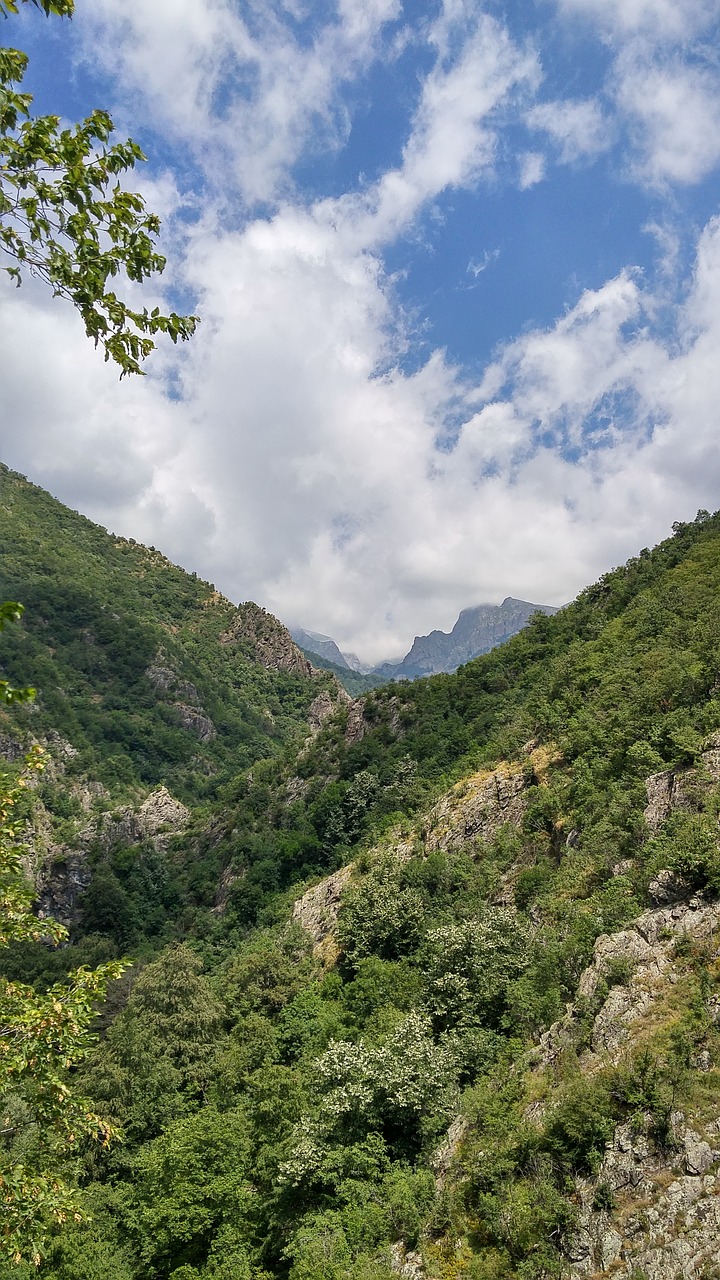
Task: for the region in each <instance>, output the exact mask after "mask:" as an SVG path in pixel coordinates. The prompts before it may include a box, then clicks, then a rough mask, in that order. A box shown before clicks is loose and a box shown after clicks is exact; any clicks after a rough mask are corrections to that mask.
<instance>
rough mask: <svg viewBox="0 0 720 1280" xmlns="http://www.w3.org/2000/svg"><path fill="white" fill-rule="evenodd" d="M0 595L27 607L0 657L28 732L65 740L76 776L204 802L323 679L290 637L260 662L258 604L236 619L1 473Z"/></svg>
mask: <svg viewBox="0 0 720 1280" xmlns="http://www.w3.org/2000/svg"><path fill="white" fill-rule="evenodd" d="M0 598H2V599H3V600H8V599H10V600H15V599H18V600H20V601H21V602H22V604H23V605H24V608H25V617H24V620H23V626H22V628H16V629H14V630H11V631H8V633H7V634H6V635H5V637H4V643H3V651H2V665H3V668H4V670H5V671H6V672H7V675H8V677H9V678H10V679H11V680H12V681H14V682H15V683H16V684H24V683H25V684H32V685H34V686H37V688H38V691H39V696H38V698H37V699H36V702H35V704H34V705H33V707H32V708H30V709H29V710H28V711H27V712H26V721H25V723H26V724H27V725H32V728H33V732H34V733H35V734H38V733H45V732H48V731H53V732H55V733H57V734H60V735H61V736H62V737H63V738H65V739H67V740H68V741H69V742H71V743H72V745H73V747H74V748H75V749H76V750H77V751H78V753H79V754H78V755H77V756H76V757H74V765H73V768H74V771H75V772H81V771H83V770H84V771H90V772H92V775H93V777H95V778H97V779H98V780H99V781H101V782H102V783H103V784H104V785H106V786H107V787H109V788H111V789H113V788H115V789H116V790H117V789H118V788H120V789H122V788H123V787H125V788H127V787H133V786H142V785H145V786H148V785H153V784H155V783H158V782H163V783H164V784H165V785H166V786H168V787H170V788H171V789H172V790H173V791H175V792H176V793H177V794H178V795H180V796H181V797H182V798H183V799H187V800H193V799H199V798H200V797H201V796H203V795H208V794H213V793H214V792H215V791H216V790H217V786H218V784H219V782H220V781H221V780H225V779H227V777H228V776H230V774H231V773H232V774H235V773H236V772H237V770H238V769H242V768H243V767H245V766H246V765H249V764H251V763H252V762H253V761H254V760H257V759H259V758H261V757H265V756H270V755H272V754H273V753H275V752H276V751H277V750H278V748H279V747H280V746H281V745H282V744H283V743H284V742H285V741H286V740H287V739H288V738H289V737H290V736H292V733H293V731H294V730H296V729H297V727H298V726H299V725H300V724H302V723H305V722H306V718H307V712H308V708H309V706H310V704H311V702H312V701H313V699H314V698H315V697H316V696H317V694H318V692H319V691H320V689H321V688H326V687H328V686H329V685H330V684H331V683H332V682H330V681H328V679H327V678H325V677H322V676H321V675H319V674H318V675H316V676H315V677H314V678H313V679H310V678H309V677H310V667H309V664H308V663H303V662H302V661H298V659H299V656H300V655H299V653H298V651H295V657H294V659H293V655H292V654H291V652H290V648H289V647H288V646H287V643H286V642H285V643H286V650H287V652H286V653H285V655H284V656H285V660H283V658H282V656H281V658H280V660H279V661H275V662H273V660H272V655H270V661H268V662H265V663H263V662H262V661H259V660H258V649H257V635H256V627H255V625H254V621H253V618H254V614H253V608H254V607H250V608H249V610H247V611H246V614H248V616H245V615H243V612H242V610H241V611H238V610H237V609H236V608H235V607H234V606H233V605H232V604H231V602H230V601H229V600H226V599H225V598H224V597H223V596H222V595H220V593H219V592H217V591H216V590H215V589H214V587H213V586H211V585H210V584H209V583H207V582H202V581H201V580H200V579H198V578H197V576H196V575H195V574H188V573H185V572H184V570H182V569H179V568H178V567H177V566H176V565H173V564H171V563H170V562H169V561H168V560H166V559H165V557H164V556H163V555H161V553H160V552H159V551H156V550H155V548H154V547H149V548H148V547H144V546H141V545H140V544H138V543H136V542H134V541H132V540H130V541H128V540H126V539H124V538H118V537H115V536H114V535H109V534H107V533H106V531H105V530H104V529H101V528H100V527H99V526H97V525H94V524H93V523H92V522H91V521H90V520H87V519H85V517H83V516H81V515H79V514H78V513H77V512H75V511H70V510H68V508H67V507H64V506H62V504H61V503H59V502H57V501H55V499H53V498H51V497H50V495H49V494H48V493H45V492H44V491H43V490H42V489H39V488H37V487H36V486H35V485H32V484H30V483H29V482H28V481H27V480H25V479H24V478H23V477H22V476H19V475H17V474H15V473H13V472H11V471H9V470H8V469H7V468H6V467H3V468H1V469H0ZM266 625H267V626H268V628H269V629H270V630H272V628H273V627H277V624H276V623H275V621H274V620H270V619H268V621H267V624H266ZM281 630H283V629H282V628H278V631H281ZM268 668H269V669H268ZM28 717H29V718H28Z"/></svg>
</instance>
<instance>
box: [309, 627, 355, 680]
mask: <svg viewBox="0 0 720 1280" xmlns="http://www.w3.org/2000/svg"><path fill="white" fill-rule="evenodd" d="M290 635H291V636H292V638H293V640H294V641H295V643H296V644H297V645H299V646H300V648H301V649H305V650H307V652H309V653H315V654H318V656H319V657H321V658H325V659H326V660H327V661H328V662H332V663H333V664H334V666H336V667H346V668H347V669H348V670H349V671H357V672H358V673H359V674H360V675H367V673H368V672H369V670H370V668H369V667H368V666H367V664H366V663H363V662H361V661H360V659H359V658H358V657H357V656H356V654H354V653H342V652H341V650H340V649H339V648H338V646H337V644H336V643H335V641H334V640H333V639H331V637H330V636H323V635H321V634H320V633H319V632H318V631H305V630H304V629H303V628H302V627H291V628H290Z"/></svg>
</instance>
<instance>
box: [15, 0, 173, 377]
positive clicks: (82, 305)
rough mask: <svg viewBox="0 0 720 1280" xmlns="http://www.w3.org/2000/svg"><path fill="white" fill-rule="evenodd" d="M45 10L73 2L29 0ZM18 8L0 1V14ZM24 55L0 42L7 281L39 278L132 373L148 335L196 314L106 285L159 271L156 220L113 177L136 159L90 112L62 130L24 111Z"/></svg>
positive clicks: (139, 156) (63, 10)
mask: <svg viewBox="0 0 720 1280" xmlns="http://www.w3.org/2000/svg"><path fill="white" fill-rule="evenodd" d="M33 2H34V3H35V5H36V8H38V9H40V8H41V9H43V10H44V12H45V14H46V16H50V15H56V16H58V17H72V14H73V9H74V3H73V0H33ZM17 12H18V6H17V0H0V17H2V18H4V19H7V18H8V17H9V16H10V15H11V14H16V13H17ZM27 62H28V59H27V56H26V54H24V53H21V52H20V51H19V50H18V49H12V48H2V47H0V256H4V255H8V256H9V257H10V258H11V259H12V262H13V265H12V266H9V267H3V268H2V269H3V270H4V271H5V272H7V274H8V275H9V276H10V278H11V279H12V280H14V281H15V284H16V285H20V284H21V283H22V280H23V277H24V275H25V274H30V275H33V276H35V277H36V278H38V279H41V280H44V281H45V283H46V284H47V285H49V287H50V288H51V289H52V291H53V294H54V295H55V296H56V297H58V296H59V297H64V298H67V299H68V300H69V301H70V302H72V303H73V305H74V306H75V307H76V309H77V310H78V311H79V313H80V316H81V317H82V320H83V323H84V325H85V332H86V333H87V335H88V337H89V338H91V339H92V340H93V341H94V343H95V346H98V344H99V345H100V346H101V347H102V348H103V350H104V353H105V359H106V360H114V361H115V363H116V364H117V365H119V366H120V370H121V374H120V376H121V377H122V376H123V375H124V374H127V373H141V372H142V370H141V367H140V363H141V361H142V360H144V359H145V357H146V356H148V355H149V354H150V352H151V351H152V350H153V348H154V346H155V343H154V341H153V338H154V336H155V335H156V334H158V333H165V334H167V335H168V336H169V337H170V338H171V339H172V341H173V342H175V343H177V341H178V339H182V340H183V341H184V340H186V339H187V338H189V337H191V335H192V334H193V333H194V331H195V327H196V325H197V317H196V316H180V315H177V314H176V313H175V312H171V314H170V315H165V314H164V313H163V312H161V311H160V308H159V307H153V309H152V311H148V310H147V307H144V308H143V309H142V311H138V310H136V309H134V308H132V307H130V306H128V304H127V303H126V302H124V301H123V300H122V298H120V297H118V295H117V294H116V293H115V291H114V289H113V288H112V283H113V281H114V280H115V279H116V278H117V277H118V276H120V277H122V276H125V277H126V279H127V280H128V281H133V282H135V283H142V282H143V281H144V280H146V279H148V278H149V277H150V276H153V275H156V274H158V273H160V272H162V271H163V269H164V267H165V258H164V257H163V256H162V254H160V253H158V251H157V249H156V247H155V239H156V237H157V235H158V232H159V230H160V219H159V218H158V216H157V214H154V213H150V212H148V210H147V209H146V207H145V202H144V200H143V198H142V196H141V195H139V194H138V193H137V192H133V191H128V190H127V189H126V188H125V186H124V183H123V182H122V181H121V178H122V175H123V174H125V173H127V172H129V171H131V170H132V169H134V167H135V165H136V164H137V163H138V162H139V161H142V160H144V159H145V156H144V155H143V153H142V151H141V150H140V147H139V146H138V145H137V143H134V142H133V141H132V140H131V139H128V140H127V141H125V142H114V143H111V142H110V138H111V137H112V134H113V122H112V120H111V119H110V116H109V115H108V113H107V112H106V111H93V112H92V114H91V115H90V116H88V118H87V119H86V120H83V121H82V123H81V124H78V125H75V126H73V127H72V128H66V127H63V125H62V122H61V120H60V117H59V116H55V115H52V116H40V117H32V116H31V114H30V109H31V107H32V101H33V100H32V96H31V94H29V93H24V92H22V89H21V85H22V80H23V77H24V75H25V71H26V69H27Z"/></svg>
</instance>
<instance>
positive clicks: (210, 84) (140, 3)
mask: <svg viewBox="0 0 720 1280" xmlns="http://www.w3.org/2000/svg"><path fill="white" fill-rule="evenodd" d="M297 9H298V12H297V13H295V14H293V15H292V16H293V17H295V18H296V19H297V18H298V17H305V18H308V19H312V18H313V13H312V10H310V9H307V10H306V11H305V6H297ZM399 12H400V4H399V0H370V2H369V3H367V4H363V5H361V6H353V5H350V4H349V3H347V0H338V3H337V6H336V11H335V13H334V15H333V16H332V17H331V18H329V19H328V20H326V21H325V23H324V25H321V26H319V28H318V29H317V30H316V31H315V32H314V33H313V38H312V39H310V40H303V39H301V38H300V36H299V35H298V34H297V31H296V29H295V26H294V24H293V22H292V21H290V20H289V18H290V16H291V15H290V14H289V13H288V10H287V8H286V6H284V5H282V4H281V3H269V4H263V5H260V4H251V5H248V6H245V8H244V16H241V14H240V12H239V9H238V6H236V5H235V4H234V3H233V2H232V0H152V3H150V4H148V3H146V2H145V0H92V3H90V0H79V2H78V5H77V19H76V20H77V21H79V22H80V21H81V22H82V26H83V32H84V37H85V40H84V44H85V51H86V57H87V58H88V59H89V60H90V61H93V62H97V63H98V64H99V65H101V66H102V68H103V69H104V71H105V72H106V73H108V74H111V75H113V76H116V77H117V81H118V90H119V92H120V93H121V95H122V101H127V100H128V98H129V99H130V102H131V105H132V109H133V111H136V110H137V105H138V97H140V98H141V99H142V100H144V103H145V110H146V114H147V115H148V117H149V118H150V119H152V120H153V121H154V125H155V127H156V128H158V129H160V130H161V131H162V132H163V133H164V134H165V135H166V137H168V138H172V139H174V140H175V141H179V142H182V143H184V144H185V145H186V146H188V147H189V148H190V152H191V154H192V156H193V158H194V160H195V162H196V163H197V164H199V165H200V166H201V167H202V168H203V169H204V170H205V171H206V172H207V173H208V174H209V175H210V176H211V178H212V179H213V180H214V181H216V182H218V183H222V184H225V185H227V182H228V178H230V177H234V181H235V183H236V185H237V188H238V190H239V191H240V192H241V193H242V195H243V197H244V198H245V200H247V201H248V202H249V203H253V202H255V201H272V200H274V199H275V198H276V196H277V194H278V192H282V191H284V190H287V189H289V188H288V175H289V170H290V168H291V167H292V165H293V164H294V162H295V161H296V160H297V159H298V157H299V156H300V154H301V153H302V151H303V149H304V148H305V147H306V146H307V145H308V144H309V143H311V142H312V144H313V145H314V146H315V147H319V146H322V147H325V148H328V147H334V146H336V145H339V143H340V142H341V141H344V139H345V137H346V135H347V130H348V119H347V115H346V111H345V109H344V107H343V105H342V101H341V98H340V89H341V87H342V86H343V85H346V84H347V83H348V82H352V81H353V80H354V79H355V78H356V77H357V76H358V75H359V74H361V73H362V72H363V71H364V70H365V69H366V68H367V67H368V66H369V65H370V64H371V63H372V62H373V61H374V60H375V58H376V57H377V56H378V55H379V52H380V44H379V39H380V35H381V32H382V30H383V28H384V26H385V24H387V23H388V22H390V21H391V20H393V19H394V18H396V17H397V16H398V14H399Z"/></svg>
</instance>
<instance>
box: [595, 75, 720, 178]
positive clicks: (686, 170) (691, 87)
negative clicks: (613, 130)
mask: <svg viewBox="0 0 720 1280" xmlns="http://www.w3.org/2000/svg"><path fill="white" fill-rule="evenodd" d="M616 74H617V87H616V95H615V96H616V103H617V106H618V108H619V110H620V111H621V112H622V113H623V114H624V115H625V116H626V118H627V120H628V125H629V129H630V134H631V139H632V142H633V144H634V158H633V159H632V160H631V168H632V169H633V170H634V172H635V175H636V176H637V177H639V178H641V179H644V180H646V181H649V182H650V183H652V184H653V185H661V184H664V183H667V182H677V183H684V184H686V183H694V182H699V181H701V180H702V179H703V178H705V177H707V175H708V174H709V173H711V172H712V170H713V169H714V168H715V166H716V165H717V163H718V161H719V160H720V76H719V75H718V73H717V71H715V70H710V69H708V68H704V67H698V66H684V65H682V64H681V63H679V62H674V63H670V64H666V63H664V62H663V63H661V62H659V61H657V60H656V61H654V62H653V61H647V60H646V59H638V58H636V57H634V56H633V55H632V54H630V55H628V56H623V57H622V58H621V59H620V60H619V62H618V67H617V73H616Z"/></svg>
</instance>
